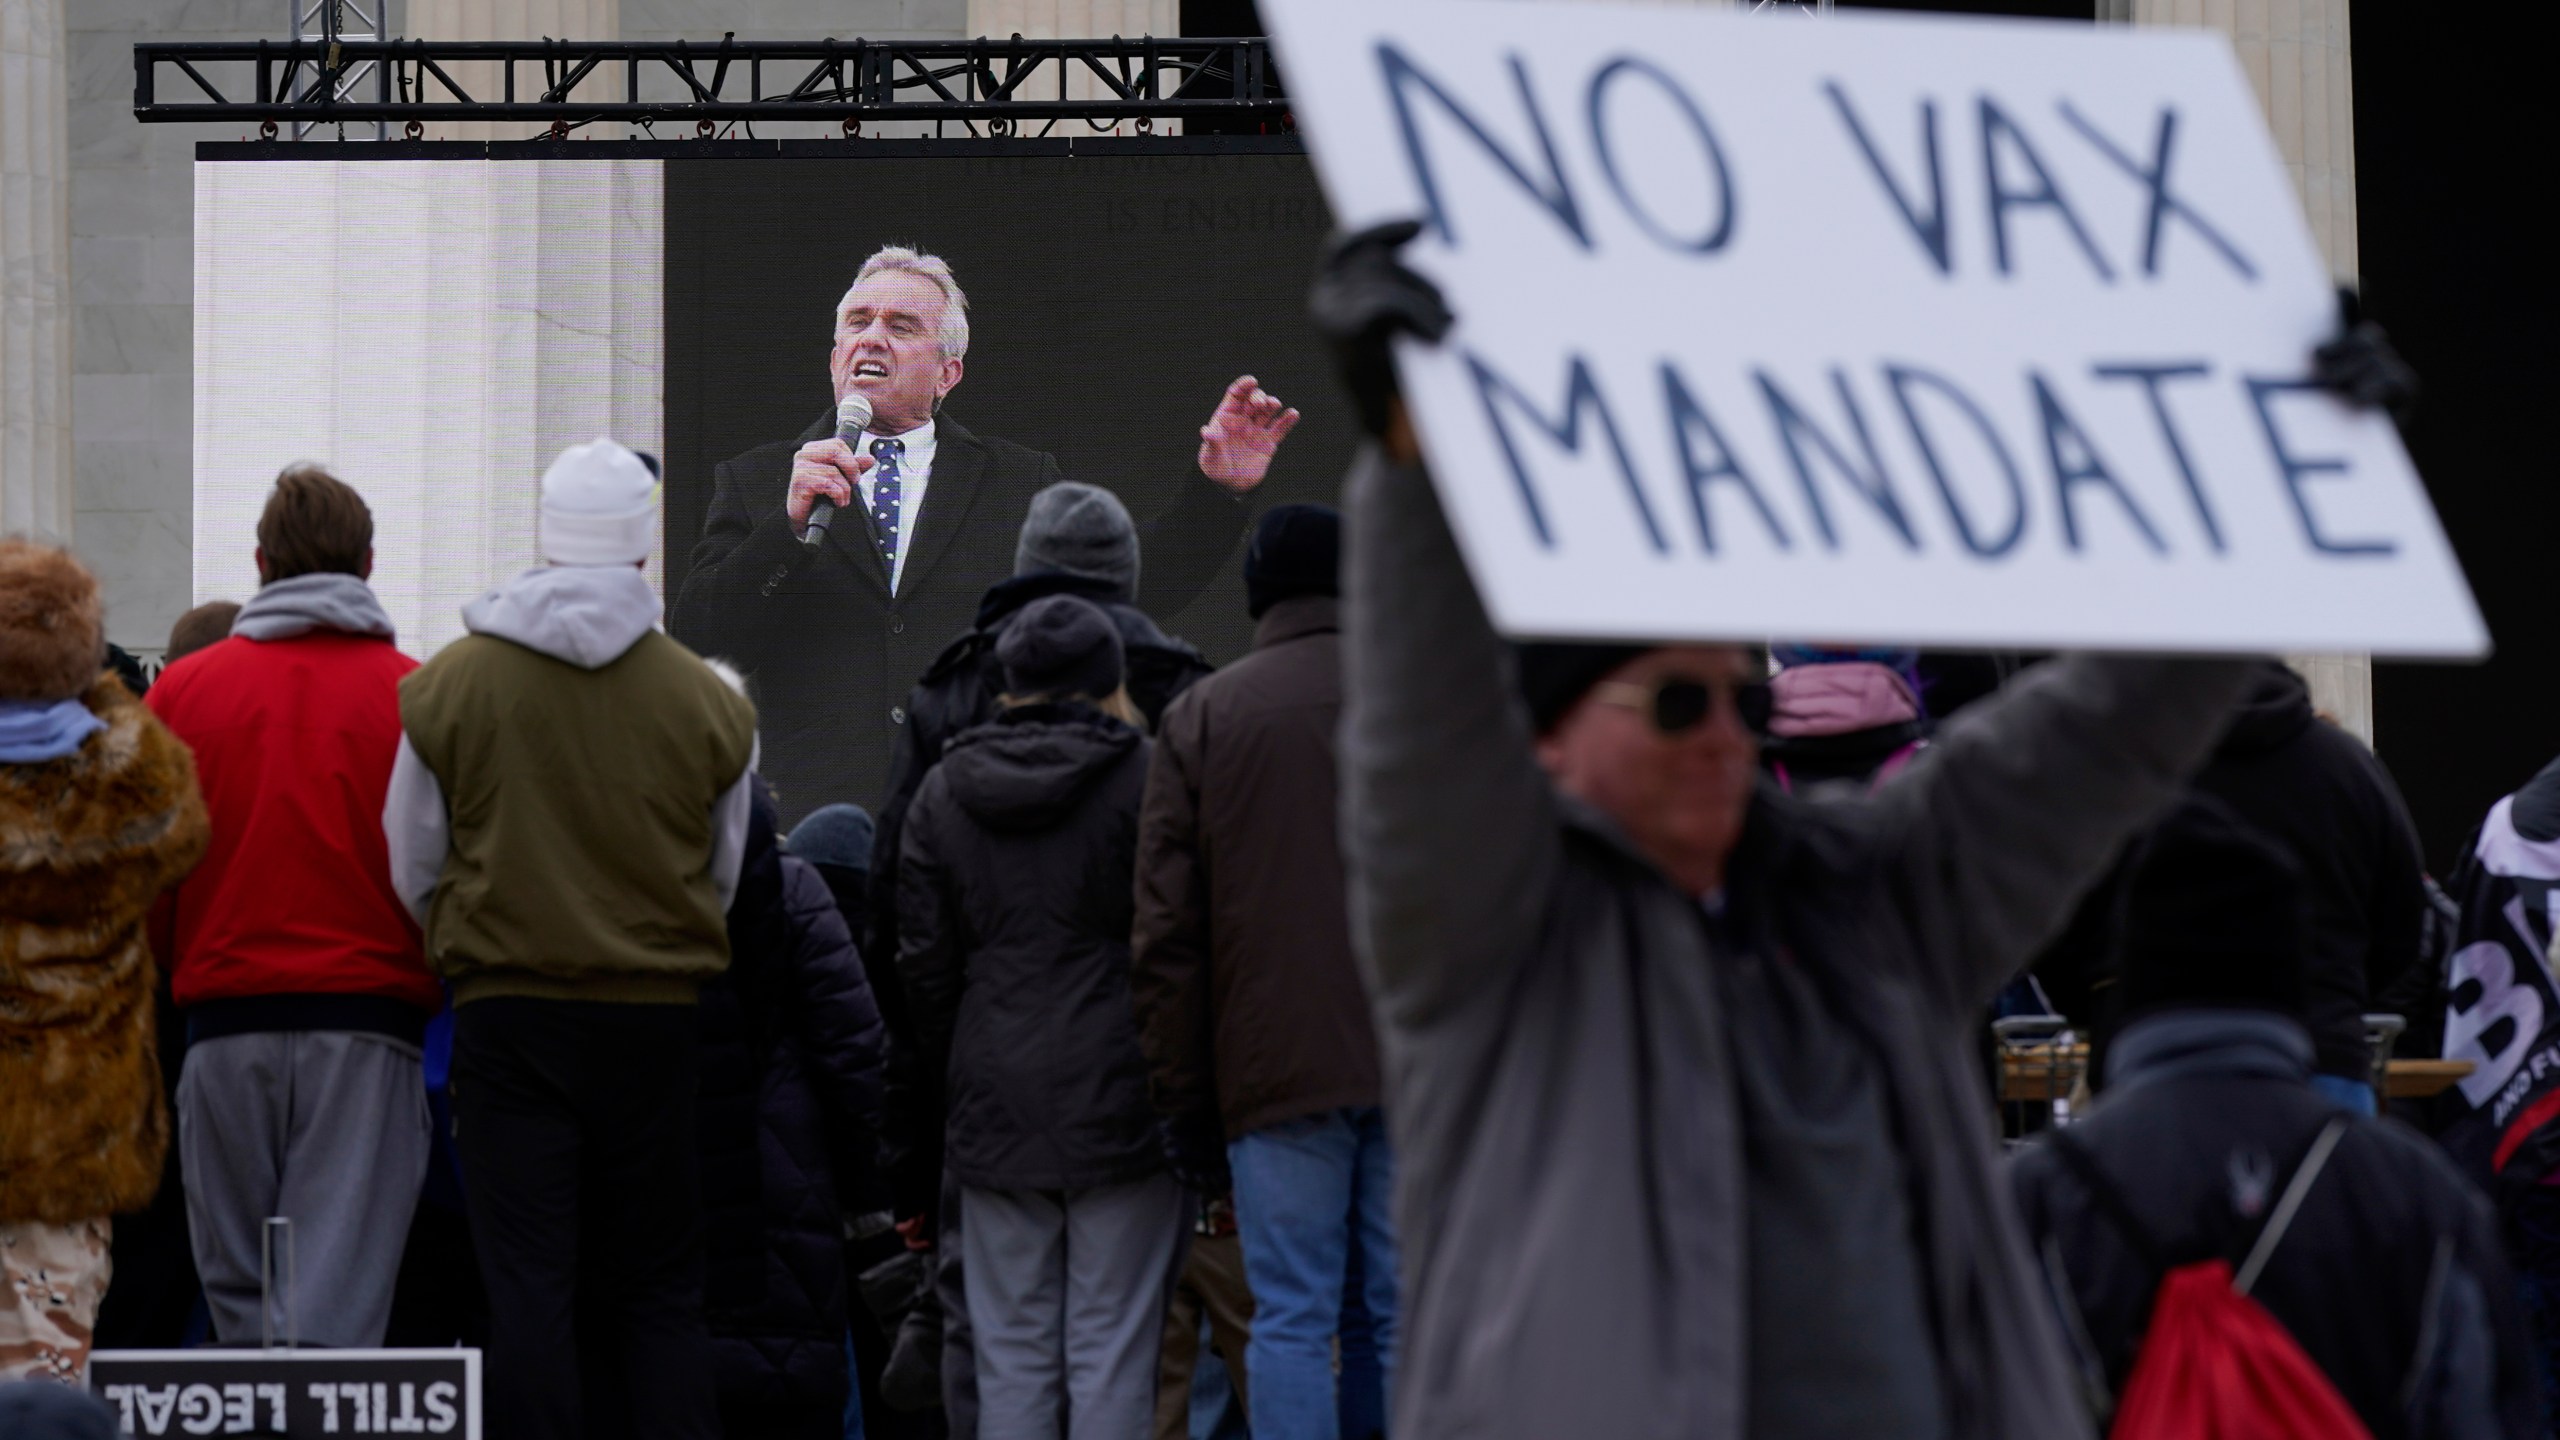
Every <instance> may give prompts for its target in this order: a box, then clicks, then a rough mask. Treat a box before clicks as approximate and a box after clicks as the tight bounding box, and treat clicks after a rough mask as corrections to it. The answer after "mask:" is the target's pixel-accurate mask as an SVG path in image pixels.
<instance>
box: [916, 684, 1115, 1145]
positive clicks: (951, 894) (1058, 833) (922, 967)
mask: <svg viewBox="0 0 2560 1440" xmlns="http://www.w3.org/2000/svg"><path fill="white" fill-rule="evenodd" d="M1150 748H1151V747H1150V746H1149V744H1148V742H1147V739H1146V737H1145V736H1143V735H1140V734H1139V733H1138V732H1137V731H1136V730H1134V729H1132V728H1130V727H1129V726H1127V725H1124V724H1121V723H1120V722H1119V721H1117V720H1112V719H1109V718H1107V717H1105V716H1103V715H1102V714H1101V713H1100V712H1098V711H1095V710H1093V709H1091V708H1090V707H1086V706H1082V705H1076V706H1050V705H1038V706H1027V707H1024V708H1023V709H1019V710H1015V711H1012V712H1010V713H1008V714H1006V715H1004V716H1003V717H1002V718H1000V719H998V720H997V721H995V722H994V723H992V724H988V725H983V726H980V727H978V728H977V729H974V730H970V731H968V732H966V733H964V734H963V735H961V736H960V737H959V738H958V739H957V740H955V741H953V742H952V745H951V747H950V749H949V750H948V751H946V752H945V753H944V755H943V757H942V763H941V764H940V765H937V766H935V767H934V769H933V771H932V773H931V774H928V775H927V776H926V777H925V781H924V786H923V788H922V789H921V790H919V791H918V792H917V794H916V803H915V808H914V809H913V810H912V811H910V812H909V814H908V823H907V832H906V840H905V843H904V845H903V847H902V849H901V853H900V859H899V871H898V897H899V898H898V904H899V907H900V910H901V912H902V913H901V922H900V923H901V925H902V927H903V931H904V936H903V942H902V948H901V950H900V951H899V956H898V966H899V971H900V973H901V975H902V976H903V978H904V979H905V981H906V990H907V1005H908V1010H909V1016H910V1019H911V1020H912V1021H913V1022H914V1024H915V1027H916V1036H917V1039H918V1042H919V1045H920V1053H921V1054H922V1055H923V1056H925V1057H927V1060H928V1063H931V1062H932V1060H934V1059H937V1058H942V1057H947V1059H943V1061H942V1068H941V1070H940V1072H939V1073H942V1074H943V1075H944V1076H945V1079H946V1085H947V1089H948V1093H949V1096H950V1103H949V1120H948V1124H947V1126H946V1128H945V1144H946V1147H947V1153H946V1157H945V1163H946V1164H947V1165H948V1167H949V1169H950V1171H951V1173H952V1174H953V1175H955V1176H957V1177H958V1178H959V1179H960V1180H961V1182H962V1183H964V1184H969V1185H976V1186H982V1187H986V1188H990V1189H1044V1190H1077V1189H1084V1188H1087V1187H1091V1186H1096V1185H1110V1184H1117V1183H1120V1182H1123V1181H1127V1180H1133V1179H1136V1178H1138V1177H1140V1176H1143V1175H1147V1174H1149V1173H1152V1172H1154V1171H1156V1170H1158V1169H1160V1168H1162V1165H1163V1160H1162V1158H1161V1157H1162V1151H1161V1149H1160V1146H1159V1144H1158V1141H1157V1134H1156V1122H1155V1114H1154V1111H1153V1110H1152V1109H1151V1108H1149V1105H1148V1103H1147V1069H1146V1061H1145V1059H1144V1058H1143V1057H1142V1056H1141V1054H1140V1053H1139V1049H1138V1027H1137V1017H1136V1012H1135V1010H1134V1009H1133V1007H1132V1002H1131V1000H1130V996H1129V932H1130V923H1131V920H1132V911H1133V909H1134V903H1133V895H1134V884H1133V875H1134V870H1135V865H1136V857H1137V839H1138V805H1139V800H1140V797H1141V794H1142V792H1143V791H1144V789H1145V786H1146V777H1147V759H1148V753H1149V750H1150Z"/></svg>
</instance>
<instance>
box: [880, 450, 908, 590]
mask: <svg viewBox="0 0 2560 1440" xmlns="http://www.w3.org/2000/svg"><path fill="white" fill-rule="evenodd" d="M906 453H907V442H906V441H904V440H889V439H881V440H874V441H872V442H871V458H872V459H874V460H877V461H879V462H880V465H879V468H878V469H876V470H873V471H872V472H871V524H872V528H874V529H876V530H878V531H879V532H880V562H881V563H882V564H884V565H886V566H888V567H889V588H890V589H892V590H895V589H896V588H897V587H898V488H899V487H898V457H899V456H901V455H904V454H906Z"/></svg>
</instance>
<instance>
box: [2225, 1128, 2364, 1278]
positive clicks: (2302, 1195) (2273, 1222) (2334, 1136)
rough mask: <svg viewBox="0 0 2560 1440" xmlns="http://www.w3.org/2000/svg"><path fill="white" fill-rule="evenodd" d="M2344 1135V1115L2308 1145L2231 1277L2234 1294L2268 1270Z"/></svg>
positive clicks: (2345, 1129) (2321, 1130) (2345, 1131)
mask: <svg viewBox="0 0 2560 1440" xmlns="http://www.w3.org/2000/svg"><path fill="white" fill-rule="evenodd" d="M2346 1133H2347V1117H2346V1116H2344V1115H2339V1116H2335V1117H2333V1118H2332V1119H2331V1120H2330V1121H2329V1123H2328V1124H2326V1125H2324V1126H2322V1127H2320V1134H2319V1135H2318V1137H2316V1138H2315V1139H2313V1140H2312V1142H2311V1150H2310V1152H2309V1153H2308V1154H2306V1155H2304V1156H2303V1157H2302V1163H2301V1164H2299V1165H2296V1166H2295V1167H2294V1169H2293V1180H2292V1183H2290V1184H2288V1185H2286V1186H2285V1187H2284V1197H2283V1198H2282V1199H2280V1200H2278V1201H2276V1208H2275V1213H2273V1214H2271V1215H2269V1216H2268V1217H2267V1227H2266V1228H2265V1229H2264V1230H2261V1231H2259V1232H2258V1243H2257V1244H2255V1245H2252V1246H2250V1247H2249V1258H2248V1259H2246V1260H2244V1261H2242V1262H2241V1263H2240V1272H2239V1273H2238V1274H2236V1275H2234V1276H2232V1277H2231V1288H2232V1289H2233V1290H2234V1291H2237V1292H2238V1293H2240V1294H2242V1295H2246V1294H2248V1293H2249V1287H2250V1286H2252V1285H2255V1284H2257V1283H2258V1276H2259V1274H2260V1273H2261V1272H2262V1271H2264V1270H2265V1269H2266V1268H2267V1262H2268V1261H2269V1260H2271V1259H2273V1258H2275V1253H2276V1246H2278V1245H2280V1244H2282V1243H2284V1232H2285V1231H2287V1230H2288V1229H2291V1228H2292V1226H2293V1217H2294V1216H2295V1215H2297V1214H2299V1213H2301V1210H2302V1202H2303V1200H2304V1199H2306V1198H2307V1197H2309V1195H2310V1194H2311V1186H2312V1184H2313V1182H2315V1181H2317V1180H2318V1179H2319V1178H2320V1171H2321V1170H2322V1169H2323V1168H2324V1167H2326V1166H2327V1165H2328V1163H2329V1156H2330V1154H2331V1153H2332V1152H2334V1151H2335V1150H2336V1149H2337V1148H2338V1142H2339V1141H2340V1140H2341V1139H2344V1138H2345V1136H2346Z"/></svg>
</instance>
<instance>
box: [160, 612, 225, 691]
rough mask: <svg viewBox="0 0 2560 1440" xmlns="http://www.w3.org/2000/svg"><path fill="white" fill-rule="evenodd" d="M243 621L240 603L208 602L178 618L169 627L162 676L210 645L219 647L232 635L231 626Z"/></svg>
mask: <svg viewBox="0 0 2560 1440" xmlns="http://www.w3.org/2000/svg"><path fill="white" fill-rule="evenodd" d="M239 618H240V602H239V601H237V600H207V601H206V602H204V603H203V604H201V605H198V606H197V607H195V608H194V609H192V610H190V611H188V612H187V613H186V614H184V615H181V616H179V617H178V618H177V619H176V620H175V621H174V622H172V623H171V624H170V626H169V648H167V649H166V650H163V651H161V652H160V663H161V666H162V669H161V672H160V673H161V674H163V675H165V674H167V673H169V672H168V669H167V667H168V666H171V665H175V664H177V663H178V662H179V661H181V660H184V659H186V658H187V657H188V656H190V655H193V654H194V653H196V652H197V651H199V650H202V649H204V648H205V647H206V646H208V645H214V644H218V643H220V642H221V641H222V640H223V639H224V638H225V637H227V636H229V635H230V633H231V622H233V621H234V620H237V619H239Z"/></svg>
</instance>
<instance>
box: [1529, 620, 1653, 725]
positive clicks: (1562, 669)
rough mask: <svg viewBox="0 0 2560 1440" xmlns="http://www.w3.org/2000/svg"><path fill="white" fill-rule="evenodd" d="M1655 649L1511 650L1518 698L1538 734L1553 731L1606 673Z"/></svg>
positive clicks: (1551, 645)
mask: <svg viewBox="0 0 2560 1440" xmlns="http://www.w3.org/2000/svg"><path fill="white" fill-rule="evenodd" d="M1655 648H1657V647H1655V646H1651V645H1591V644H1581V643H1571V644H1567V643H1557V642H1552V641H1536V642H1531V643H1527V644H1522V645H1516V646H1513V647H1512V653H1513V655H1514V657H1515V658H1516V659H1517V661H1518V663H1519V668H1520V697H1521V698H1522V699H1524V700H1526V701H1528V702H1529V720H1530V724H1531V726H1532V727H1533V728H1534V729H1535V730H1536V731H1537V733H1538V734H1540V735H1544V734H1546V733H1547V732H1548V731H1550V730H1553V729H1555V728H1556V722H1558V721H1560V720H1562V719H1564V717H1565V712H1566V711H1568V710H1571V709H1572V708H1573V707H1574V705H1575V703H1576V702H1578V701H1579V700H1581V699H1582V697H1583V696H1585V695H1588V694H1590V693H1591V687H1592V686H1594V685H1597V684H1599V683H1600V682H1601V681H1603V680H1606V679H1607V678H1609V672H1611V671H1613V670H1615V669H1617V668H1618V667H1619V666H1621V665H1624V664H1626V663H1627V662H1628V661H1630V660H1633V659H1635V658H1636V657H1637V656H1639V655H1642V654H1645V653H1646V652H1647V651H1650V650H1653V649H1655Z"/></svg>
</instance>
